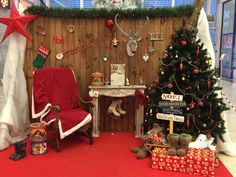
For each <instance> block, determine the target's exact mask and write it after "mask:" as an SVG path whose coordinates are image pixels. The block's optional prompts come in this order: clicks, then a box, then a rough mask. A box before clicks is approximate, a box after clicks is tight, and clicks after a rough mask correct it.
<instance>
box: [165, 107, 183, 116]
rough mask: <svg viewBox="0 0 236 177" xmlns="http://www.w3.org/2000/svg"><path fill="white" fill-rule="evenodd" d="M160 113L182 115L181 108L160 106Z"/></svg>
mask: <svg viewBox="0 0 236 177" xmlns="http://www.w3.org/2000/svg"><path fill="white" fill-rule="evenodd" d="M162 113H167V114H177V115H182V114H183V109H173V108H162Z"/></svg>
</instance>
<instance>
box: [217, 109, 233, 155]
mask: <svg viewBox="0 0 236 177" xmlns="http://www.w3.org/2000/svg"><path fill="white" fill-rule="evenodd" d="M222 118H223V119H224V121H225V128H226V129H225V133H224V134H223V138H224V141H225V142H223V141H222V140H221V139H220V138H219V137H218V139H217V148H218V149H219V152H223V153H225V154H226V155H228V156H231V157H236V144H235V143H232V142H231V140H230V137H229V131H228V126H227V115H226V112H225V111H224V112H223V113H222Z"/></svg>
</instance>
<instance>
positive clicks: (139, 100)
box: [134, 90, 147, 109]
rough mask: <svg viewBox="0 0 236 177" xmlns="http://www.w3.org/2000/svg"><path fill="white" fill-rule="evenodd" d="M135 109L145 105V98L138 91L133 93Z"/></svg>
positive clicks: (144, 95)
mask: <svg viewBox="0 0 236 177" xmlns="http://www.w3.org/2000/svg"><path fill="white" fill-rule="evenodd" d="M134 95H135V108H136V109H138V108H139V106H140V105H144V104H145V103H147V96H146V94H144V93H143V92H141V91H140V90H136V91H135V93H134Z"/></svg>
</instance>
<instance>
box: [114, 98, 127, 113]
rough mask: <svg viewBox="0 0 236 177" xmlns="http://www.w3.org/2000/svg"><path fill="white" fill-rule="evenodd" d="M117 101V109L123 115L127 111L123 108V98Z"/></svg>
mask: <svg viewBox="0 0 236 177" xmlns="http://www.w3.org/2000/svg"><path fill="white" fill-rule="evenodd" d="M117 102H118V104H117V108H116V110H117V111H118V112H119V113H120V114H122V115H124V114H126V111H125V110H123V109H122V108H121V104H122V100H117Z"/></svg>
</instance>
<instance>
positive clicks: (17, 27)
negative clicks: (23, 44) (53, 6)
mask: <svg viewBox="0 0 236 177" xmlns="http://www.w3.org/2000/svg"><path fill="white" fill-rule="evenodd" d="M37 17H38V16H36V15H27V16H20V15H19V13H18V11H17V9H16V6H15V4H14V1H12V7H11V12H10V17H9V18H6V17H1V18H0V23H3V24H5V25H7V29H6V31H5V34H4V36H3V38H2V41H1V42H0V43H2V42H3V41H4V40H5V39H6V38H7V37H8V36H9V35H10V34H11V33H13V32H15V31H17V32H18V33H20V34H22V35H23V36H24V37H25V38H26V39H29V40H30V37H29V35H28V33H27V31H26V29H25V25H26V24H27V23H29V22H30V21H32V20H34V19H35V18H37Z"/></svg>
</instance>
